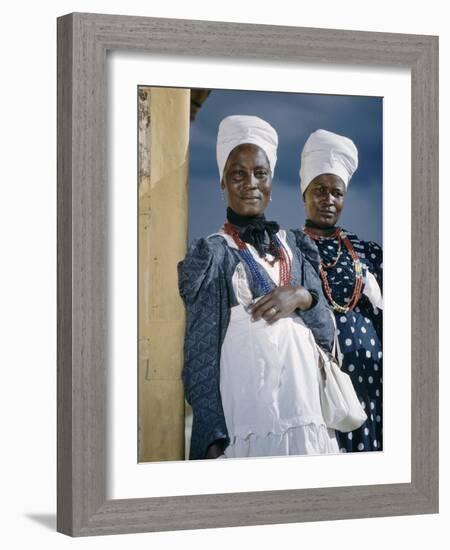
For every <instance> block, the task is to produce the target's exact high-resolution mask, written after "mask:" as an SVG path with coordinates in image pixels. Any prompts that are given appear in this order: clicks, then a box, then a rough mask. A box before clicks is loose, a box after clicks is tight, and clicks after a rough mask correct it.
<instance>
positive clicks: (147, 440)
mask: <svg viewBox="0 0 450 550" xmlns="http://www.w3.org/2000/svg"><path fill="white" fill-rule="evenodd" d="M189 105H190V90H189V89H172V88H147V87H146V88H143V87H141V88H139V461H140V462H148V461H162V460H183V459H184V394H183V386H182V382H181V369H182V366H183V341H184V326H185V320H184V305H183V303H182V301H181V298H180V296H179V294H178V276H177V263H178V262H179V261H180V260H182V259H183V258H184V256H185V253H186V243H187V219H188V203H187V197H188V195H187V192H188V191H187V182H188V146H189Z"/></svg>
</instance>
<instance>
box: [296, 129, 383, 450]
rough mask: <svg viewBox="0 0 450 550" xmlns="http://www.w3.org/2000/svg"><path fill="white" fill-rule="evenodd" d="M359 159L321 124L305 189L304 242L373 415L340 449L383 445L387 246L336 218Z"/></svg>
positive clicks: (306, 157) (349, 367)
mask: <svg viewBox="0 0 450 550" xmlns="http://www.w3.org/2000/svg"><path fill="white" fill-rule="evenodd" d="M357 166H358V152H357V149H356V147H355V145H354V143H353V142H352V141H351V140H350V139H348V138H346V137H343V136H340V135H337V134H334V133H332V132H328V131H326V130H317V131H316V132H314V133H312V134H311V135H310V136H309V138H308V140H307V141H306V143H305V146H304V148H303V151H302V156H301V169H300V179H301V191H302V196H303V201H304V206H305V211H306V223H305V227H304V228H303V230H297V231H296V232H295V233H296V235H297V238H298V243H299V244H300V243H302V242H303V239H304V235H305V234H306V235H308V236H309V237H311V238H312V239H313V240H314V242H315V243H316V245H317V248H318V250H319V254H320V258H321V260H320V275H321V279H322V286H323V290H324V293H325V296H326V298H327V301H328V303H329V304H330V306H331V307H332V309H333V311H334V315H335V319H336V325H337V329H338V339H339V344H340V349H341V352H342V369H343V371H344V372H346V373H347V374H349V375H350V378H351V379H352V382H353V386H354V388H355V390H356V394H357V395H358V397H359V399H360V401H361V403H362V405H363V407H364V409H365V411H366V414H367V417H368V418H367V421H366V422H365V423H364V424H363V425H362V426H361V428H359V429H358V430H355V431H353V432H350V433H348V434H341V433H339V432H336V435H337V438H338V441H339V446H340V449H341V451H344V452H345V451H349V452H351V451H379V450H381V449H382V363H383V358H382V308H383V301H382V295H381V289H382V273H383V269H382V262H383V258H382V250H381V248H380V246H378V245H377V244H376V243H374V242H372V241H362V240H360V239H359V238H358V237H357V235H355V234H354V233H351V232H349V231H347V230H345V229H342V228H340V227H338V226H337V222H338V220H339V217H340V215H341V213H342V210H343V208H344V202H345V196H346V193H347V187H348V185H349V182H350V179H351V177H352V175H353V173H354V172H355V170H356V169H357Z"/></svg>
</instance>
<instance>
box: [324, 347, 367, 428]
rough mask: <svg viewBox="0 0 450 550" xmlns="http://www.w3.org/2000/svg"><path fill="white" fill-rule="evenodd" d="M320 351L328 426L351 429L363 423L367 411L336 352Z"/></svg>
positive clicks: (325, 417) (325, 415) (325, 416)
mask: <svg viewBox="0 0 450 550" xmlns="http://www.w3.org/2000/svg"><path fill="white" fill-rule="evenodd" d="M317 350H318V352H319V368H320V376H319V380H320V383H319V391H320V403H321V407H322V415H323V418H324V420H325V424H326V425H327V427H328V428H333V429H334V430H338V431H340V432H351V431H353V430H356V429H357V428H359V427H361V426H362V424H363V423H364V422H365V421H366V420H367V414H366V413H365V411H364V409H363V408H362V406H361V403H360V402H359V399H358V397H357V395H356V392H355V388H354V387H353V384H352V381H351V379H350V376H349V375H348V374H345V372H342V371H341V369H340V367H339V364H338V362H337V360H336V359H335V357H334V353H332V354H327V353H325V352H324V351H323V350H322V349H321V348H320V346H317Z"/></svg>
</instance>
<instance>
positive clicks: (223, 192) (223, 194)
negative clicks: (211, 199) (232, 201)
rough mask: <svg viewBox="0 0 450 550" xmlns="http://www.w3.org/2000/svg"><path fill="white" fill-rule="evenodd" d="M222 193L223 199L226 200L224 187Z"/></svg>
mask: <svg viewBox="0 0 450 550" xmlns="http://www.w3.org/2000/svg"><path fill="white" fill-rule="evenodd" d="M221 195H222V200H223V201H224V200H225V191H224V190H223V189H222V193H221Z"/></svg>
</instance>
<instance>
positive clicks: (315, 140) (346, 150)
mask: <svg viewBox="0 0 450 550" xmlns="http://www.w3.org/2000/svg"><path fill="white" fill-rule="evenodd" d="M357 168H358V150H357V149H356V147H355V144H354V143H353V141H352V140H351V139H349V138H346V137H344V136H339V135H338V134H333V132H328V131H327V130H316V131H315V132H313V133H312V134H311V135H310V136H309V138H308V139H307V140H306V143H305V145H304V147H303V151H302V157H301V164H300V187H301V190H302V194H303V193H304V192H305V191H306V189H307V187H308V185H309V184H310V183H311V182H312V180H313V179H314V178H315V177H317V176H319V175H320V174H335V175H336V176H339V177H340V178H341V180H342V181H343V182H344V184H345V188H346V189H347V186H348V183H349V181H350V178H351V177H352V175H353V174H354V172H355V171H356V169H357Z"/></svg>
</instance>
